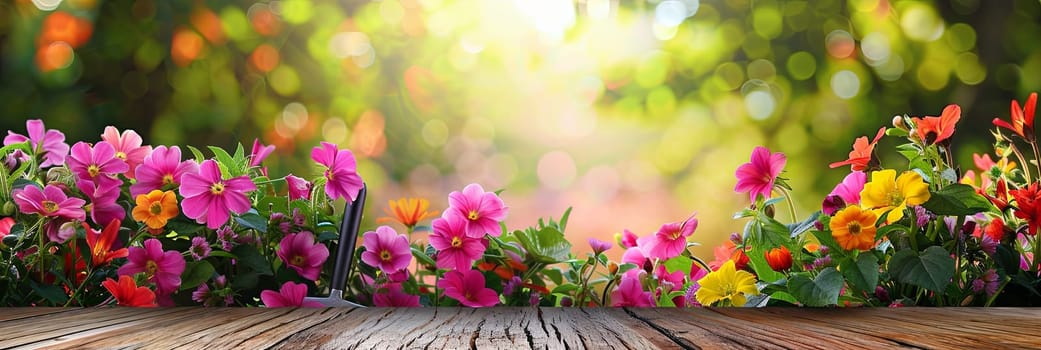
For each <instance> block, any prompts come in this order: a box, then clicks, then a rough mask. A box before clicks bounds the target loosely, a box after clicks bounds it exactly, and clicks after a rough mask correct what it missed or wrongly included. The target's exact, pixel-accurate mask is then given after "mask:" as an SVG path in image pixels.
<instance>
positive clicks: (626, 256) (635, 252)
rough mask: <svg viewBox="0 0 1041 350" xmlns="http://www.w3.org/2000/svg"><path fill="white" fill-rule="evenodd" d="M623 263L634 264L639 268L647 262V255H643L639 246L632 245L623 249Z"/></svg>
mask: <svg viewBox="0 0 1041 350" xmlns="http://www.w3.org/2000/svg"><path fill="white" fill-rule="evenodd" d="M622 263H623V264H635V265H636V266H637V267H639V268H643V265H644V264H645V263H647V256H645V255H643V250H642V249H640V247H632V248H629V249H626V250H625V253H623V254H622Z"/></svg>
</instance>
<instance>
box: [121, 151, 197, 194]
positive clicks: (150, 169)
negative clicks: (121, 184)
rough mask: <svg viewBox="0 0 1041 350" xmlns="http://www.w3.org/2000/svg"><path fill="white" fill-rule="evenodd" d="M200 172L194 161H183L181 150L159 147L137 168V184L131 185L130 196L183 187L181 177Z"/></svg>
mask: <svg viewBox="0 0 1041 350" xmlns="http://www.w3.org/2000/svg"><path fill="white" fill-rule="evenodd" d="M198 172H199V164H198V163H196V162H195V161H194V160H185V161H183V162H182V161H181V149H180V148H178V147H177V146H171V147H170V148H166V146H158V147H156V148H155V150H153V151H152V153H151V154H149V155H148V156H146V157H145V159H144V161H143V162H142V163H141V165H138V166H137V169H136V173H135V174H134V175H135V176H137V183H135V184H133V185H130V195H131V196H133V197H137V196H139V195H142V194H146V193H148V192H152V190H164V189H166V190H169V189H173V188H174V187H177V186H180V185H181V176H183V175H184V174H195V173H198Z"/></svg>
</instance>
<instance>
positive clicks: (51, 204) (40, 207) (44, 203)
mask: <svg viewBox="0 0 1041 350" xmlns="http://www.w3.org/2000/svg"><path fill="white" fill-rule="evenodd" d="M11 197H12V198H14V202H15V204H18V210H19V211H21V212H22V213H23V214H40V215H43V216H46V217H61V218H66V219H72V220H79V221H83V220H84V219H85V218H86V216H87V215H86V213H85V212H84V211H83V205H84V204H86V203H87V202H86V201H84V200H82V199H79V198H69V197H68V196H66V195H65V192H63V191H62V190H61V189H60V188H58V187H56V186H53V185H47V186H45V187H44V188H43V190H40V188H39V187H36V186H32V185H29V186H25V187H22V188H21V189H17V190H14V191H12V192H11Z"/></svg>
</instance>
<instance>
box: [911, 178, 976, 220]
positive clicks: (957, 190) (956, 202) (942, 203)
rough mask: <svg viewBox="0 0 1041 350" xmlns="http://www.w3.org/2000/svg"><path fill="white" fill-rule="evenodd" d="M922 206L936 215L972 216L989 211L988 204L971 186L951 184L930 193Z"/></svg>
mask: <svg viewBox="0 0 1041 350" xmlns="http://www.w3.org/2000/svg"><path fill="white" fill-rule="evenodd" d="M922 206H923V207H925V209H929V211H931V212H933V213H934V214H936V215H973V214H976V213H979V212H982V211H986V210H987V209H990V202H988V201H987V199H986V198H983V196H980V195H979V194H977V193H976V190H974V189H973V188H972V186H969V185H965V184H952V185H947V187H944V188H943V189H942V190H939V191H936V192H932V193H931V194H930V197H929V200H928V201H926V202H925V203H924V204H922Z"/></svg>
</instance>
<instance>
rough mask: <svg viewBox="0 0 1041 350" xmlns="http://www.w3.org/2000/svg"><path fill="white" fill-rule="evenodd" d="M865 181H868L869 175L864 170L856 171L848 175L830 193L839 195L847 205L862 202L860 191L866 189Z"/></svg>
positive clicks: (830, 194)
mask: <svg viewBox="0 0 1041 350" xmlns="http://www.w3.org/2000/svg"><path fill="white" fill-rule="evenodd" d="M865 182H867V175H865V174H864V172H863V171H854V172H852V173H849V175H846V177H845V178H844V179H842V182H841V183H839V184H838V185H836V186H835V189H833V190H831V193H829V194H828V195H829V196H832V195H834V196H839V198H842V200H843V201H845V202H846V204H847V205H849V204H860V192H861V191H863V190H864V183H865Z"/></svg>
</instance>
